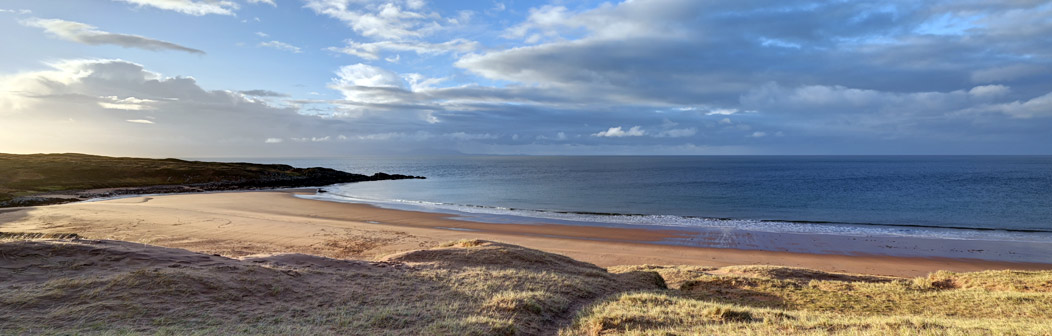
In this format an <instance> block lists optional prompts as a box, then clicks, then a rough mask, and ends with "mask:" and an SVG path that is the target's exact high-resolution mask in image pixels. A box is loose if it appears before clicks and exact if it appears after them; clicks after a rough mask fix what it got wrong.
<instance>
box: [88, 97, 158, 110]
mask: <svg viewBox="0 0 1052 336" xmlns="http://www.w3.org/2000/svg"><path fill="white" fill-rule="evenodd" d="M99 98H100V99H104V100H107V101H99V102H98V104H99V106H101V107H102V108H105V109H111V110H128V111H145V110H153V109H154V107H153V106H150V104H151V103H156V102H157V101H156V100H150V99H139V98H135V97H128V98H124V99H120V98H118V97H117V96H108V97H99Z"/></svg>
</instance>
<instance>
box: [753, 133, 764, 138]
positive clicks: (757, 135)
mask: <svg viewBox="0 0 1052 336" xmlns="http://www.w3.org/2000/svg"><path fill="white" fill-rule="evenodd" d="M765 136H767V132H752V137H753V138H762V137H765Z"/></svg>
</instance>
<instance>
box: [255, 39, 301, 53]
mask: <svg viewBox="0 0 1052 336" xmlns="http://www.w3.org/2000/svg"><path fill="white" fill-rule="evenodd" d="M259 46H260V47H267V48H271V49H277V50H283V51H290V52H293V53H297V54H299V53H302V52H303V50H302V49H300V47H297V46H294V45H291V44H288V43H285V42H281V41H269V42H260V43H259Z"/></svg>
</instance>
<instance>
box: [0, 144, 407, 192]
mask: <svg viewBox="0 0 1052 336" xmlns="http://www.w3.org/2000/svg"><path fill="white" fill-rule="evenodd" d="M0 172H2V173H0V204H3V203H4V202H5V201H10V200H13V199H15V198H17V197H23V196H33V195H38V194H43V193H49V192H57V191H66V190H86V189H100V188H129V187H149V186H163V185H201V184H209V183H211V184H216V183H223V184H245V185H249V184H251V185H250V186H271V187H275V186H299V185H280V184H281V183H288V181H305V180H308V179H309V180H311V181H316V182H315V184H309V185H315V186H317V185H324V184H332V183H344V182H356V181H365V180H372V179H382V178H385V177H387V178H389V177H390V175H386V176H379V177H378V176H377V175H374V176H373V177H370V176H366V175H360V174H350V173H345V172H340V171H335V170H332V169H327V168H294V167H292V166H288V165H277V164H253V163H226V162H202V161H186V160H179V159H143V158H124V157H107V156H96V155H86V154H32V155H15V154H3V153H0ZM318 183H320V184H318ZM270 184H274V185H270ZM293 184H295V183H293Z"/></svg>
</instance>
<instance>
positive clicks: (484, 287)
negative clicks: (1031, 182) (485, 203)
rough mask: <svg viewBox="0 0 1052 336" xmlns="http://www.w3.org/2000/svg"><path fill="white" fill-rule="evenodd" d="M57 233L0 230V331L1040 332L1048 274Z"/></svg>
mask: <svg viewBox="0 0 1052 336" xmlns="http://www.w3.org/2000/svg"><path fill="white" fill-rule="evenodd" d="M41 238H50V239H41ZM56 238H59V239H56ZM61 238H63V237H40V236H39V235H17V234H7V235H0V261H2V262H0V265H2V267H0V284H2V286H0V334H62V335H65V334H128V333H132V334H139V333H145V334H178V335H183V334H188V335H194V334H196V335H217V334H224V335H227V334H271V335H272V334H281V335H292V334H297V335H315V334H322V335H554V334H560V335H783V334H804V335H825V334H844V335H904V334H908V335H1049V334H1052V324H1049V323H1048V321H1050V320H1052V286H1050V281H1052V272H1015V271H987V272H978V273H948V272H938V273H933V274H931V275H929V276H927V277H921V278H916V279H901V278H888V277H876V276H865V275H850V274H836V273H826V272H819V271H813V270H807V269H798V268H785V267H770V266H747V267H742V266H735V267H723V268H707V267H698V266H631V267H616V268H612V269H602V268H599V267H596V266H593V265H591V264H587V263H583V262H579V261H576V260H573V259H570V258H567V257H564V256H560V255H555V254H550V253H546V252H542V251H537V250H532V249H527V248H523V247H519V246H514V245H508V244H501V243H494V242H488V241H478V240H464V241H458V242H453V243H449V244H446V245H444V246H440V247H436V248H431V249H424V250H416V251H409V252H403V253H399V254H395V255H390V256H386V257H383V258H379V259H376V260H368V261H365V260H338V259H328V258H323V257H316V256H309V255H301V254H279V255H260V256H250V257H246V258H241V259H231V258H226V257H221V256H217V255H206V254H198V253H194V252H190V251H186V250H179V249H170V248H163V247H156V246H149V245H141V244H135V243H127V242H118V241H91V240H77V239H68V237H67V239H61Z"/></svg>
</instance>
